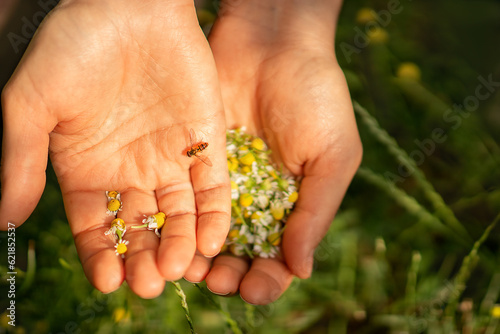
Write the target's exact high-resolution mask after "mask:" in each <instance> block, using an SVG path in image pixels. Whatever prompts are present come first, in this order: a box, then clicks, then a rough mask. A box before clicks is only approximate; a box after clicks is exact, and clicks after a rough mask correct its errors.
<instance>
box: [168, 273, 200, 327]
mask: <svg viewBox="0 0 500 334" xmlns="http://www.w3.org/2000/svg"><path fill="white" fill-rule="evenodd" d="M172 284H173V285H174V286H175V292H176V293H177V295H178V296H179V297H180V298H181V306H182V308H183V309H184V312H185V314H186V320H187V322H188V325H189V329H190V330H191V333H192V334H193V333H195V331H194V325H193V320H192V319H191V316H190V315H189V308H188V304H187V300H186V294H185V293H184V290H182V287H181V285H180V284H179V283H178V282H172Z"/></svg>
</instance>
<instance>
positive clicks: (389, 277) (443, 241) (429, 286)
mask: <svg viewBox="0 0 500 334" xmlns="http://www.w3.org/2000/svg"><path fill="white" fill-rule="evenodd" d="M42 3H50V1H42ZM395 3H399V6H396V7H391V8H392V9H393V13H392V14H389V15H387V14H388V13H390V11H389V9H388V6H390V4H395ZM201 8H203V10H200V12H199V17H200V24H201V25H202V27H203V28H204V30H205V31H208V30H209V27H210V24H211V22H212V21H213V18H214V13H215V12H216V9H217V4H216V3H215V2H211V1H209V2H200V9H201ZM394 8H397V9H394ZM41 10H43V9H42V6H41V5H40V3H39V2H38V3H37V2H36V1H14V0H8V1H7V0H4V1H3V2H1V3H0V64H1V68H0V85H1V86H2V87H3V85H4V84H5V83H6V81H7V80H8V78H9V76H10V75H11V74H12V72H13V70H14V68H15V66H16V64H17V63H18V61H19V59H20V57H21V56H22V53H23V48H25V47H26V43H20V44H18V45H17V46H16V47H14V46H13V45H12V44H11V43H10V41H9V38H8V36H9V33H15V34H17V35H19V36H22V29H26V26H25V24H26V23H25V20H26V18H27V19H28V21H31V22H33V20H32V18H33V15H34V14H36V13H39V12H40V11H41ZM23 18H24V19H23ZM11 36H12V34H11ZM499 44H500V1H493V0H489V1H463V0H462V1H449V0H444V1H410V0H401V1H399V2H397V1H347V2H346V3H345V4H344V7H343V10H342V13H341V16H340V19H339V25H338V31H337V40H336V47H337V50H336V53H337V58H338V61H339V63H340V65H341V66H342V68H343V70H344V72H345V75H346V78H347V80H348V83H349V87H350V91H351V95H352V98H353V100H354V101H356V102H355V109H356V115H357V119H358V125H359V130H360V133H361V136H362V140H363V145H364V158H363V163H362V167H361V169H360V171H359V172H358V174H357V175H356V177H355V178H354V180H353V182H352V185H351V187H350V189H349V191H348V193H347V195H346V198H345V200H344V203H343V205H342V207H341V209H340V211H339V214H338V215H337V217H336V218H335V220H334V222H333V224H332V227H331V229H330V231H329V232H328V234H327V236H326V237H325V239H324V240H323V241H322V243H321V244H320V246H319V247H318V249H317V252H316V256H315V259H316V263H315V271H314V273H313V275H312V277H311V278H310V279H308V280H302V281H301V280H295V281H294V282H293V284H292V286H291V287H290V288H289V289H288V291H287V292H286V293H285V294H284V295H283V296H282V297H281V298H280V299H279V300H278V301H277V302H275V303H274V304H271V305H268V306H259V307H254V306H250V305H246V304H245V303H244V302H243V301H242V300H241V299H240V298H239V297H238V296H234V297H230V298H221V297H216V296H211V295H210V293H209V292H207V290H206V289H205V288H204V287H203V284H201V285H200V286H199V287H196V286H193V285H192V284H189V283H187V282H180V283H181V286H182V288H183V290H184V292H185V294H186V298H187V299H186V300H187V304H188V306H189V310H190V316H191V318H192V321H193V324H194V328H195V330H196V332H197V333H225V332H228V333H230V332H238V330H241V331H242V332H244V333H271V332H272V333H454V332H456V333H459V332H460V333H486V334H494V333H500V306H498V304H500V299H499V293H500V252H499V245H500V233H499V231H500V227H498V226H497V227H496V228H495V227H494V226H490V224H491V223H492V222H493V221H494V219H495V217H496V216H497V215H498V213H499V212H500V188H499V184H500V146H499V142H500V131H499V130H500V94H499V93H498V91H499V88H500V87H499V85H500V48H498V45H499ZM16 48H19V50H18V51H19V52H16ZM485 81H486V82H488V81H490V82H493V84H489V85H485V84H484V82H485ZM495 84H496V85H495ZM479 85H482V86H483V87H482V88H480V89H479V92H480V94H479V95H478V90H477V87H478V86H479ZM486 95H488V96H486ZM464 104H465V106H464V107H463V108H462V112H460V111H459V109H460V107H459V106H460V105H464ZM454 106H455V107H454ZM47 178H48V182H47V186H46V189H45V192H44V194H43V197H42V199H41V201H40V203H39V205H38V207H37V209H36V211H35V212H34V213H33V215H32V216H31V217H30V219H29V220H28V221H27V222H26V223H25V224H24V225H22V226H21V227H19V228H18V229H17V231H16V261H17V262H16V264H17V266H18V267H19V269H18V275H17V280H16V283H17V294H16V327H15V328H13V327H11V326H9V325H8V324H7V321H8V320H9V319H7V318H6V314H5V313H2V312H3V310H4V309H5V308H6V307H7V303H8V298H7V289H8V283H7V281H6V278H7V277H6V274H5V273H6V272H7V268H6V260H7V259H6V257H7V247H6V243H7V237H6V233H5V232H2V233H1V234H0V259H1V261H0V278H1V279H0V296H1V297H0V314H2V315H1V316H0V333H4V332H9V333H122V334H123V333H159V332H162V333H185V332H186V333H187V332H189V330H190V329H189V326H188V323H187V321H186V318H185V310H184V309H183V308H182V307H181V300H180V299H179V297H178V296H177V294H176V289H175V287H174V286H173V285H167V288H166V289H165V292H164V294H163V295H162V296H160V297H158V298H156V299H154V300H143V299H140V298H138V297H137V296H135V295H133V294H132V293H131V292H130V290H129V289H128V288H127V286H126V285H124V286H122V287H121V288H120V289H119V290H118V291H116V292H114V293H112V294H109V295H103V294H101V293H99V292H98V291H96V290H94V289H93V288H92V286H91V285H90V284H89V283H88V281H87V280H86V279H85V276H84V275H83V271H82V268H81V265H80V263H79V260H78V257H77V255H76V251H75V247H74V244H73V239H72V237H71V233H70V230H69V227H68V225H67V222H66V218H65V214H64V208H63V205H62V199H61V195H60V192H59V188H58V184H57V180H56V178H55V176H54V173H53V171H52V169H51V168H50V166H49V168H48V169H47ZM27 191H29V189H27ZM488 226H490V227H492V229H491V233H489V235H488V236H487V238H485V239H484V240H481V241H484V242H482V243H481V244H480V243H476V244H475V248H474V249H475V251H473V252H472V253H470V252H471V250H472V249H473V244H474V241H476V240H479V239H480V238H481V236H482V235H483V233H484V232H485V231H487V228H488ZM484 236H485V237H486V235H484ZM479 246H480V247H479ZM469 253H470V254H469ZM495 305H497V306H495Z"/></svg>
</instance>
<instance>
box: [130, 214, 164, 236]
mask: <svg viewBox="0 0 500 334" xmlns="http://www.w3.org/2000/svg"><path fill="white" fill-rule="evenodd" d="M144 217H145V218H144V219H143V220H142V225H136V226H132V228H134V229H137V228H146V229H148V230H150V231H154V232H155V234H156V235H157V236H158V238H159V237H160V236H161V235H160V229H161V228H162V227H163V225H164V224H165V220H166V215H165V214H164V213H163V212H161V211H160V212H158V213H156V214H154V215H151V216H146V215H144Z"/></svg>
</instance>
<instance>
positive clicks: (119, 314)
mask: <svg viewBox="0 0 500 334" xmlns="http://www.w3.org/2000/svg"><path fill="white" fill-rule="evenodd" d="M126 315H127V311H125V309H124V308H123V307H118V308H116V309H115V310H114V311H113V320H114V321H115V322H120V321H122V320H123V319H124V318H125V316H126Z"/></svg>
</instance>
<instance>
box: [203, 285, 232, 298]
mask: <svg viewBox="0 0 500 334" xmlns="http://www.w3.org/2000/svg"><path fill="white" fill-rule="evenodd" d="M207 289H208V290H209V291H210V292H211V293H213V294H215V295H219V296H227V295H228V294H230V293H231V292H226V293H220V292H215V291H212V289H210V288H209V287H208V285H207Z"/></svg>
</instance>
